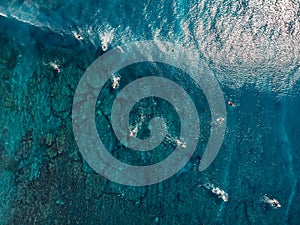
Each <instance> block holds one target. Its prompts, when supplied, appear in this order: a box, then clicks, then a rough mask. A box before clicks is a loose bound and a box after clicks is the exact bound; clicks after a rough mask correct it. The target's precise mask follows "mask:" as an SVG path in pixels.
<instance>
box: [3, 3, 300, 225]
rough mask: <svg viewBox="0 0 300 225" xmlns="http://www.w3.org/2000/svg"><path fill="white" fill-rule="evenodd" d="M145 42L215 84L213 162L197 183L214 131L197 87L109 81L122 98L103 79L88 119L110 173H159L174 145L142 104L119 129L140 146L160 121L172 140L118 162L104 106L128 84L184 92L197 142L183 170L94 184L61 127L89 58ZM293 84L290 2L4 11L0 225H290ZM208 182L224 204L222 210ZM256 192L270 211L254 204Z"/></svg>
mask: <svg viewBox="0 0 300 225" xmlns="http://www.w3.org/2000/svg"><path fill="white" fill-rule="evenodd" d="M77 34H79V35H80V36H81V37H82V38H83V40H77V39H76V37H75V36H76V35H77ZM145 40H154V41H168V42H172V43H178V44H179V45H181V46H183V47H184V48H185V49H187V51H189V50H190V52H191V53H192V52H194V51H196V52H198V55H189V57H187V58H186V60H189V62H188V63H190V64H191V65H193V63H194V62H195V61H196V60H195V61H194V59H193V58H195V59H196V58H200V59H201V60H203V62H204V63H205V64H207V65H208V67H209V69H210V70H211V71H212V73H213V76H214V77H215V78H216V80H217V81H218V83H219V85H220V88H221V90H222V92H223V95H224V104H226V111H227V117H226V132H225V137H224V142H223V144H222V147H221V148H220V151H219V153H218V155H217V157H216V159H215V160H214V162H213V163H212V164H211V165H210V166H209V167H208V168H207V169H206V170H204V171H202V172H199V170H198V166H199V161H200V159H201V157H202V155H203V152H204V150H205V146H206V145H207V143H208V138H209V136H210V132H211V127H212V126H214V124H213V123H212V122H211V112H210V108H209V104H208V102H207V99H206V96H205V95H204V93H203V91H202V90H201V88H200V87H199V86H197V84H196V83H195V82H193V80H192V79H190V77H189V76H188V74H186V73H184V72H183V71H180V70H178V69H176V68H174V67H171V66H168V65H162V64H159V63H145V62H144V63H138V64H134V65H131V66H129V67H128V68H124V69H122V70H120V71H118V73H117V74H115V76H119V77H120V79H121V80H120V86H119V87H118V89H116V90H115V91H114V90H113V89H112V88H111V87H110V86H111V83H110V82H109V81H108V82H107V83H106V84H105V88H104V89H103V90H102V92H101V93H100V94H99V97H98V101H97V102H99V104H98V103H97V105H96V108H95V114H96V116H95V118H96V123H97V131H98V134H99V136H100V137H101V138H102V141H103V143H104V144H105V146H106V148H107V149H109V151H110V153H111V155H113V156H114V157H115V158H117V159H119V160H120V161H122V162H125V163H129V164H134V165H147V164H153V163H156V162H158V161H161V160H163V159H164V158H166V157H168V155H170V154H171V152H172V150H173V149H172V145H174V143H173V141H174V140H175V139H176V138H180V137H179V136H180V134H179V131H180V129H181V124H180V122H181V121H180V120H179V118H178V115H177V114H176V110H174V107H172V105H170V103H168V102H167V101H164V100H162V99H159V98H154V97H153V98H146V99H144V100H143V101H140V102H139V103H138V104H136V105H135V106H134V107H133V110H132V113H131V114H130V118H129V120H130V121H129V123H130V124H131V125H132V126H133V127H134V126H135V125H137V124H138V125H139V126H140V127H141V132H139V133H138V134H137V137H138V138H141V139H146V138H147V137H149V135H150V131H149V128H148V125H149V121H150V119H151V118H152V117H155V116H161V117H164V118H165V119H166V121H167V127H168V132H169V133H170V135H171V136H172V137H174V138H175V139H174V140H172V141H170V140H169V141H168V140H165V142H164V143H162V144H161V145H160V146H159V147H158V148H157V149H155V150H154V151H153V152H152V153H151V154H147V153H146V152H139V153H136V152H135V151H130V150H129V151H125V149H126V148H125V147H124V146H123V145H122V144H121V143H119V142H118V141H117V139H116V136H115V135H114V132H113V129H112V128H111V118H110V113H111V106H112V104H113V99H114V98H115V97H116V96H117V94H118V93H119V92H120V91H121V90H122V88H124V87H125V86H126V85H127V84H129V83H130V82H132V81H134V80H136V79H138V78H141V77H147V76H160V77H166V78H168V79H171V80H173V81H174V82H176V83H178V84H179V85H180V86H181V87H183V88H184V89H185V90H186V91H187V93H189V95H190V96H191V99H192V100H193V101H194V102H195V106H196V109H197V111H198V113H199V121H200V134H199V142H198V145H197V148H196V150H195V152H194V154H193V156H192V157H191V159H190V160H189V162H188V163H187V164H186V166H185V167H184V168H182V169H181V170H180V171H179V172H178V173H176V174H175V175H174V176H172V177H170V178H169V179H167V180H165V181H162V182H159V183H157V184H153V185H149V186H142V187H134V186H125V185H121V184H118V183H114V182H111V181H110V180H108V179H105V178H104V177H102V176H101V175H99V174H97V173H96V172H95V171H94V170H93V169H92V168H91V167H90V166H89V164H88V163H87V162H86V161H85V160H84V159H83V156H82V154H81V152H80V151H79V149H78V147H77V144H76V141H75V138H74V133H73V128H72V103H73V98H74V94H75V90H76V87H77V85H78V83H79V81H80V79H81V77H82V76H83V74H84V72H85V71H86V69H87V68H88V67H89V65H90V64H91V63H92V62H93V61H94V60H96V59H97V57H99V56H103V55H104V54H105V52H107V51H109V50H111V49H114V48H117V46H120V45H124V44H127V43H132V42H137V41H145ZM157 48H158V49H160V50H161V51H162V52H163V51H164V46H157ZM181 60H185V59H181ZM53 63H55V64H57V65H58V66H59V69H60V72H59V73H57V72H56V71H55V68H53V65H54V64H53ZM299 77H300V2H299V1H294V0H276V1H262V0H261V1H260V0H236V1H209V0H204V1H171V0H167V1H137V0H129V1H117V0H113V1H105V0H101V1H94V0H87V1H81V0H76V1H65V0H61V1H60V0H45V1H40V2H39V1H33V0H28V1H27V0H10V1H8V0H3V1H1V3H0V78H1V79H0V81H1V83H0V88H1V101H0V109H1V114H0V127H1V130H0V131H1V132H0V157H1V161H0V176H1V179H0V209H1V210H0V224H167V225H169V224H295V225H297V224H300V203H299V202H300V194H299V191H300V182H299V178H300V141H299V136H300V119H299V112H300V79H299ZM228 101H232V102H233V103H234V104H235V106H234V107H231V106H230V105H228V104H227V102H228ZM97 112H99V113H97ZM145 115H146V116H145ZM141 117H143V118H144V120H143V123H140V119H139V118H141ZM87 143H88V142H87ZM173 147H174V146H173ZM126 150H128V149H126ZM207 184H212V185H214V186H216V187H219V188H221V189H222V190H224V191H225V192H226V193H228V201H227V202H225V201H223V200H222V199H221V198H218V196H217V195H216V194H214V193H212V192H211V190H209V189H208V188H207V187H208V185H207ZM265 194H266V195H267V196H269V197H270V198H271V199H273V198H275V199H278V201H279V202H280V204H281V207H280V208H277V209H274V208H272V207H271V206H270V205H269V204H268V203H266V202H263V201H262V199H263V196H264V195H265Z"/></svg>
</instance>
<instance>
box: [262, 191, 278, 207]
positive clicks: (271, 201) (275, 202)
mask: <svg viewBox="0 0 300 225" xmlns="http://www.w3.org/2000/svg"><path fill="white" fill-rule="evenodd" d="M262 201H263V202H265V203H268V204H269V205H270V206H271V207H272V208H274V209H278V208H280V207H281V205H280V203H279V201H278V200H277V199H275V198H273V199H271V198H269V197H268V196H267V195H266V194H265V195H264V197H263V199H262Z"/></svg>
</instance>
